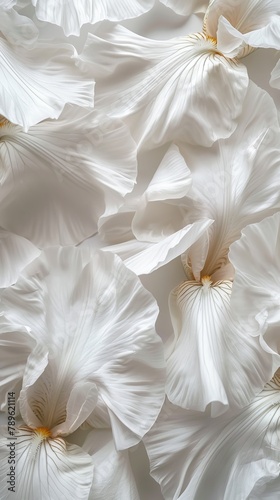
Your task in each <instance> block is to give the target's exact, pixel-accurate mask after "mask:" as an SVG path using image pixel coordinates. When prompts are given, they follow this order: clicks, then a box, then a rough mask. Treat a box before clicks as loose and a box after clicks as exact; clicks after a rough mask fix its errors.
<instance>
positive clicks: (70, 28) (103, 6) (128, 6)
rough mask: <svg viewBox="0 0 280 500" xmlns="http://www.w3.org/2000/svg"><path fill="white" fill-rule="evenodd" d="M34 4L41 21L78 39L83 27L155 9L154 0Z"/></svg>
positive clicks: (38, 0)
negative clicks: (57, 27) (87, 24)
mask: <svg viewBox="0 0 280 500" xmlns="http://www.w3.org/2000/svg"><path fill="white" fill-rule="evenodd" d="M32 4H33V5H34V6H35V7H36V15H37V17H38V19H40V20H41V21H47V22H49V23H53V24H57V25H58V26H62V28H63V30H64V33H65V35H66V36H69V35H76V36H78V35H79V34H80V28H81V26H82V25H83V24H86V23H90V24H95V23H98V22H99V21H103V20H104V19H108V20H109V21H123V20H125V19H130V18H133V17H138V16H140V15H141V14H144V13H145V12H147V11H148V10H150V9H151V8H152V7H153V5H154V0H119V1H118V2H115V1H114V0H79V2H78V3H77V2H75V1H74V0H68V2H67V3H65V2H64V1H63V0H57V1H56V2H54V1H53V0H32Z"/></svg>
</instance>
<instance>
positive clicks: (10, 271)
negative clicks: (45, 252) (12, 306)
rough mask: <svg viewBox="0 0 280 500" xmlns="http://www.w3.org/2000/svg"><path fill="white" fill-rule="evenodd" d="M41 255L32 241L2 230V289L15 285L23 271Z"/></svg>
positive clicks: (0, 236)
mask: <svg viewBox="0 0 280 500" xmlns="http://www.w3.org/2000/svg"><path fill="white" fill-rule="evenodd" d="M39 254H40V250H39V249H38V248H36V247H35V246H34V245H33V244H32V243H30V241H28V240H26V239H25V238H22V237H21V236H17V235H16V234H13V233H9V232H8V231H5V230H4V229H1V228H0V261H1V275H0V288H5V287H7V286H10V285H12V284H13V283H15V282H16V280H17V278H18V276H19V274H20V272H21V271H22V269H24V267H25V266H27V265H28V264H29V263H30V262H31V261H32V260H33V259H35V258H36V257H38V255H39Z"/></svg>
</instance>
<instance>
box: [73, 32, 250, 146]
mask: <svg viewBox="0 0 280 500" xmlns="http://www.w3.org/2000/svg"><path fill="white" fill-rule="evenodd" d="M99 33H100V36H97V35H89V38H88V43H87V46H86V48H85V50H84V51H83V54H82V56H81V57H82V60H83V61H84V63H86V64H87V65H90V66H91V67H92V74H94V77H95V79H96V82H97V86H96V105H97V107H98V108H99V109H101V110H102V111H103V112H105V113H107V114H109V115H110V116H113V117H119V118H125V119H126V120H127V122H128V123H129V126H130V127H131V130H132V134H133V136H134V137H135V139H136V141H137V143H138V144H139V145H140V146H142V145H144V146H145V147H148V148H151V147H154V146H155V145H160V144H163V143H165V142H167V141H169V140H173V141H176V140H178V139H181V140H184V141H187V142H189V143H194V144H202V145H205V146H210V145H211V144H212V143H213V142H214V141H216V140H217V139H220V138H221V137H222V138H225V137H229V136H230V135H231V133H232V132H233V130H234V129H235V127H236V124H237V119H238V117H239V115H240V113H241V110H242V104H243V100H244V98H245V95H246V90H247V86H248V75H247V71H246V68H245V67H244V66H243V65H242V64H240V63H238V62H236V61H235V60H232V61H231V60H228V59H226V58H225V57H224V56H223V55H221V54H220V53H219V52H217V50H216V44H215V41H214V40H212V39H211V38H209V37H207V36H206V35H204V34H202V33H196V34H193V35H189V36H182V37H179V38H174V39H171V40H164V41H162V40H152V39H148V38H144V37H142V36H139V35H136V34H135V33H132V32H130V31H129V30H127V29H125V28H124V27H121V26H115V27H112V28H110V29H107V30H105V28H102V27H101V28H100V30H99ZM120 67H121V68H122V70H121V72H120V71H119V68H120ZM217 88H219V91H217Z"/></svg>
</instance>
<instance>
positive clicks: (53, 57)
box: [0, 38, 94, 130]
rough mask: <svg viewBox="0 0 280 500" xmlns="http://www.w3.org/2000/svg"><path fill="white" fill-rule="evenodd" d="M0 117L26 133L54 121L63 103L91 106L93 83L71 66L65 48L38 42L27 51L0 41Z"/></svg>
mask: <svg viewBox="0 0 280 500" xmlns="http://www.w3.org/2000/svg"><path fill="white" fill-rule="evenodd" d="M0 53H1V59H0V61H1V70H0V82H1V84H0V96H1V104H0V114H1V115H3V116H5V117H6V118H7V119H8V120H10V121H11V122H12V123H16V124H18V125H21V126H22V127H23V128H24V129H25V130H27V129H28V128H29V127H30V126H31V125H34V124H36V123H38V122H40V121H41V120H44V119H45V118H58V116H59V115H60V113H61V112H62V110H63V108H64V106H65V104H66V103H72V104H77V105H78V106H90V107H92V106H93V88H94V86H93V80H92V79H90V78H87V77H86V76H85V75H82V74H81V73H80V70H79V69H78V68H77V66H76V65H75V58H76V52H75V49H74V47H72V46H71V45H68V44H60V43H56V44H55V43H52V44H47V43H44V42H38V43H37V44H36V46H35V47H31V48H29V49H28V50H25V49H24V48H21V47H17V48H14V47H13V48H12V46H11V45H10V44H9V43H8V42H7V41H6V40H4V39H2V38H0Z"/></svg>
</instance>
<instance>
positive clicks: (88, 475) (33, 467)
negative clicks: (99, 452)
mask: <svg viewBox="0 0 280 500" xmlns="http://www.w3.org/2000/svg"><path fill="white" fill-rule="evenodd" d="M9 442H10V443H12V441H9ZM15 443H16V444H15V446H16V458H15V467H16V476H15V477H16V479H15V483H16V486H15V493H11V492H9V491H8V486H9V484H7V474H8V473H9V472H10V466H11V465H9V464H8V456H9V450H11V449H12V448H7V437H6V436H5V435H4V436H2V437H1V446H0V461H1V473H0V484H1V497H2V499H3V500H6V499H7V500H8V499H10V498H14V499H15V500H22V499H23V498H24V499H25V498H26V499H27V498H28V500H38V499H39V498H40V500H50V499H51V500H61V499H62V498H71V497H73V498H75V499H77V500H87V499H88V495H89V491H90V488H91V483H92V479H93V464H92V459H91V457H90V456H89V455H88V454H87V453H86V452H85V451H83V450H82V449H81V448H80V447H78V446H76V445H73V444H68V443H66V442H65V441H64V440H63V439H62V438H57V439H40V438H38V436H36V433H34V432H32V429H29V428H28V427H26V428H24V427H23V428H21V430H18V431H17V434H16V441H15ZM10 453H11V452H10Z"/></svg>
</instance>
